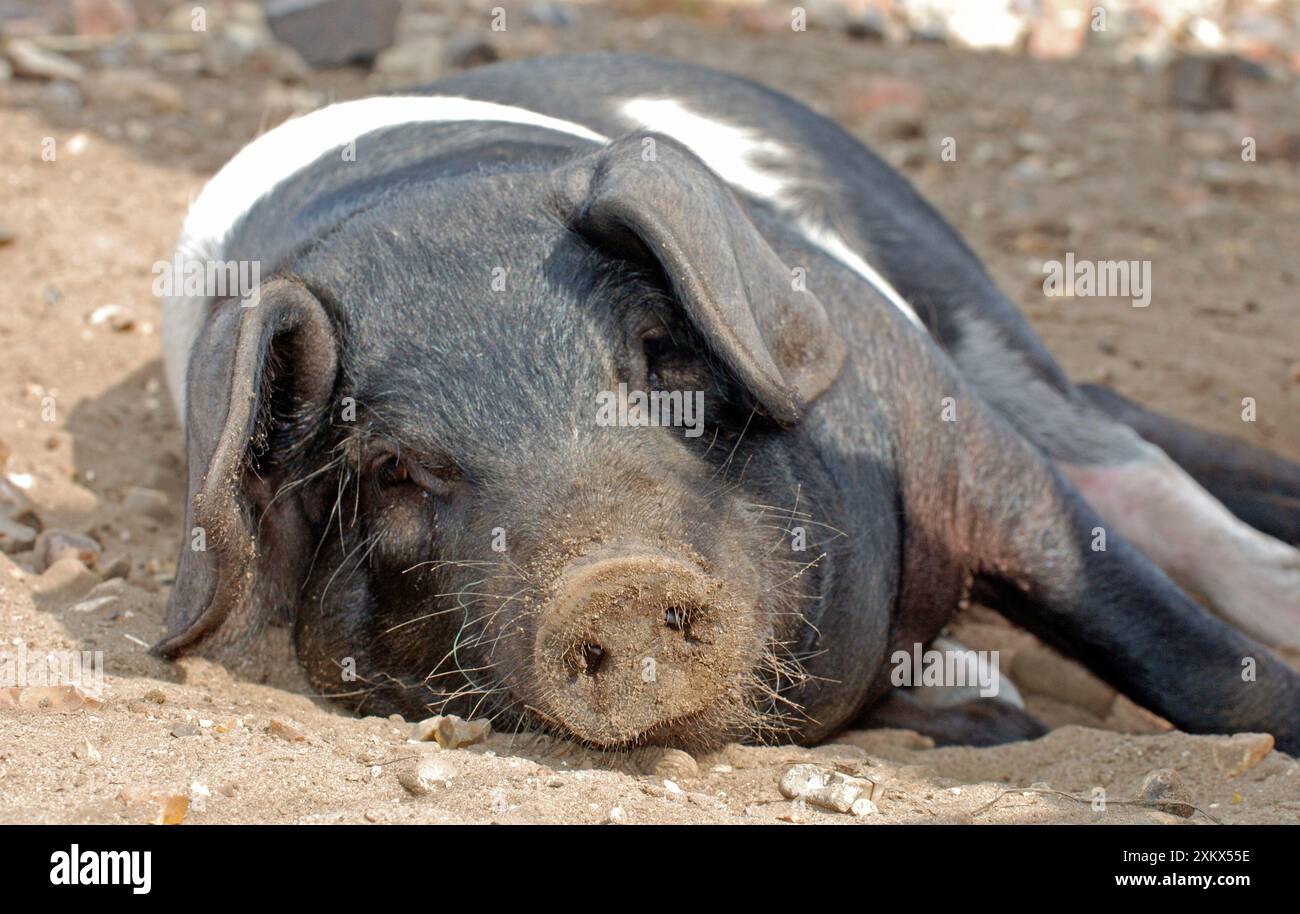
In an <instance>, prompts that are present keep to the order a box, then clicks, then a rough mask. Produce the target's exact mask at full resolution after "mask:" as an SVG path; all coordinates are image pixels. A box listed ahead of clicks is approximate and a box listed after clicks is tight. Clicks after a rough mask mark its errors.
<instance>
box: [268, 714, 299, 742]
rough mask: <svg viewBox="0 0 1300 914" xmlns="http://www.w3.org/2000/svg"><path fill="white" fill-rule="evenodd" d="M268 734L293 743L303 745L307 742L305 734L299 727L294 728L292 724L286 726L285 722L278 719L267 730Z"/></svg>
mask: <svg viewBox="0 0 1300 914" xmlns="http://www.w3.org/2000/svg"><path fill="white" fill-rule="evenodd" d="M266 732H267V733H270V734H271V735H272V736H278V737H280V739H283V740H287V741H288V742H291V743H302V742H306V740H307V737H306V736H304V735H303V732H302V731H301V730H299V729H298V728H297V727H294V726H292V725H291V724H286V723H285V722H284V721H282V720H278V719H277V720H272V721H271V723H270V726H268V727H267V728H266Z"/></svg>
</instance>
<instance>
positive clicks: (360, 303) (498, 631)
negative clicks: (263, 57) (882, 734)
mask: <svg viewBox="0 0 1300 914" xmlns="http://www.w3.org/2000/svg"><path fill="white" fill-rule="evenodd" d="M176 264H177V267H178V268H180V269H181V271H182V272H183V273H185V275H186V278H187V279H191V280H194V282H193V283H191V284H190V285H188V286H183V287H180V288H179V289H178V292H177V294H175V295H174V296H173V297H172V300H171V301H169V302H168V305H167V315H166V327H165V330H166V347H167V355H168V372H169V379H170V381H171V383H172V387H173V391H174V393H175V394H176V396H177V399H178V403H179V404H180V407H181V410H182V415H184V416H185V417H186V433H187V448H188V461H189V492H190V498H189V503H188V517H187V521H186V531H187V537H186V541H185V544H184V546H183V547H182V550H181V557H180V563H179V570H178V574H177V581H176V585H175V588H174V590H173V592H172V596H171V603H170V607H169V616H168V632H167V634H166V636H165V638H164V639H163V640H162V641H161V642H160V644H159V645H158V648H157V649H158V650H159V652H161V653H162V654H163V655H165V656H169V657H171V656H176V655H178V654H181V653H184V652H187V651H191V650H195V649H198V648H200V647H202V648H203V649H205V650H208V651H214V652H217V653H220V654H222V655H224V656H232V655H238V654H240V653H241V652H248V651H250V650H252V649H253V648H254V647H255V646H256V645H257V644H258V643H260V642H261V641H263V640H264V638H265V636H266V634H267V629H268V626H282V627H288V628H289V629H291V631H292V633H293V640H294V645H295V647H296V653H297V657H298V660H299V661H300V662H301V664H302V666H303V668H304V669H305V670H306V671H307V673H308V676H309V677H310V680H311V682H312V683H313V684H314V686H315V687H316V688H317V689H319V690H320V692H321V693H323V694H325V695H330V696H335V697H338V698H340V699H341V700H344V701H346V702H348V703H349V704H350V705H351V706H353V707H355V708H356V709H358V710H364V711H366V712H370V713H390V712H400V713H403V714H407V715H412V716H427V715H428V714H430V713H458V714H461V715H462V716H470V715H475V716H483V715H490V716H493V717H494V719H496V720H497V722H498V724H499V725H505V726H521V725H530V726H541V727H544V728H547V729H550V730H552V731H555V732H557V733H560V734H564V735H567V736H570V737H572V738H574V739H577V740H580V741H583V742H585V743H588V744H591V745H594V746H599V747H607V748H615V747H626V746H632V745H638V744H667V745H679V746H685V747H690V748H706V747H709V746H712V745H716V744H718V743H719V742H721V741H723V740H727V739H734V738H738V737H739V738H744V737H749V738H755V739H792V740H799V741H814V740H817V739H820V738H823V737H825V736H826V735H828V734H830V733H832V732H833V731H835V730H836V729H838V728H842V727H844V726H846V725H848V724H850V723H854V722H860V721H861V720H863V719H864V715H867V716H868V717H867V719H870V715H872V714H875V715H876V719H878V720H887V721H890V722H895V723H897V722H899V721H900V720H902V721H904V722H906V723H907V724H908V725H909V726H916V727H918V728H919V729H923V730H924V729H926V728H927V727H929V728H930V729H931V730H937V731H940V735H943V733H948V734H949V735H951V734H952V733H953V732H957V733H960V734H962V736H961V737H960V738H963V739H968V740H971V741H977V742H978V741H993V740H997V739H1008V738H1013V737H1018V736H1026V735H1032V734H1034V733H1036V732H1039V728H1038V726H1037V724H1036V723H1035V722H1034V721H1033V720H1032V719H1031V718H1028V717H1027V716H1026V715H1024V714H1023V713H1021V712H1018V711H1015V709H1014V708H1012V707H1011V706H1009V705H1002V710H1000V711H998V712H996V713H990V710H989V709H990V707H992V705H991V704H990V703H987V702H982V703H978V704H979V707H977V708H966V709H965V711H964V712H962V711H960V710H959V711H958V712H957V713H958V714H962V713H965V714H966V717H965V722H964V723H961V722H958V723H954V721H953V719H952V718H953V714H954V712H953V711H952V709H947V710H944V711H941V712H935V713H934V715H933V720H932V721H931V722H930V723H929V724H927V722H926V721H925V720H924V719H916V718H917V715H918V714H920V715H923V714H924V713H925V712H924V709H922V708H919V707H917V706H915V705H914V704H913V703H911V702H909V701H908V700H906V699H905V698H902V697H900V696H899V695H898V694H897V693H895V692H893V691H892V685H891V675H890V674H891V657H892V656H893V654H894V652H895V651H896V650H910V648H911V646H912V645H914V644H926V643H929V642H930V641H931V640H932V639H934V638H935V636H936V635H937V634H939V632H940V631H941V630H942V629H943V628H944V626H945V625H946V624H947V623H948V622H949V621H950V620H951V619H952V617H953V615H954V613H955V612H956V610H957V609H958V607H959V606H962V605H965V604H967V603H968V602H969V601H971V600H974V599H979V600H983V601H986V602H989V603H991V604H992V605H994V606H996V607H998V608H999V609H1001V610H1002V611H1003V612H1004V613H1006V614H1007V615H1008V616H1010V617H1011V618H1012V619H1013V620H1015V621H1017V622H1019V623H1021V624H1023V625H1024V626H1025V627H1027V628H1028V629H1030V630H1031V631H1033V632H1034V633H1035V634H1037V635H1039V636H1040V637H1041V638H1043V639H1044V640H1046V641H1048V642H1049V643H1051V644H1053V645H1056V646H1058V647H1059V648H1061V649H1062V650H1063V651H1065V652H1067V653H1069V654H1071V655H1073V656H1075V657H1077V658H1078V659H1080V660H1081V661H1082V662H1083V663H1085V664H1087V665H1088V666H1089V667H1090V668H1091V669H1093V670H1094V671H1095V672H1096V673H1097V674H1099V675H1100V676H1102V677H1103V678H1105V679H1106V680H1108V681H1109V682H1111V683H1113V684H1114V685H1115V686H1116V687H1118V688H1120V689H1121V690H1123V691H1124V692H1126V693H1127V694H1129V695H1130V696H1131V697H1132V698H1134V699H1135V700H1137V701H1139V702H1141V703H1142V704H1144V705H1146V706H1147V707H1149V708H1151V709H1153V710H1155V711H1156V712H1158V713H1160V714H1161V715H1163V716H1164V717H1166V718H1168V719H1169V720H1171V721H1173V722H1174V723H1176V724H1177V725H1179V726H1180V727H1183V728H1185V729H1187V730H1191V731H1227V732H1231V731H1239V730H1257V731H1268V732H1270V733H1273V734H1275V735H1276V737H1277V739H1278V741H1279V743H1280V745H1281V746H1282V747H1284V748H1286V749H1287V750H1288V751H1290V752H1293V753H1294V752H1297V751H1300V678H1298V677H1297V675H1296V673H1295V672H1293V671H1292V670H1291V669H1290V668H1288V667H1287V666H1286V665H1284V664H1283V663H1282V662H1281V661H1279V660H1278V659H1276V658H1275V657H1274V656H1273V655H1272V654H1271V653H1270V652H1269V650H1268V649H1267V648H1266V647H1265V646H1264V645H1263V644H1261V643H1259V640H1255V639H1261V640H1265V641H1269V642H1274V643H1279V642H1282V641H1284V640H1288V638H1292V639H1293V638H1294V636H1295V634H1296V632H1297V625H1296V622H1297V619H1300V561H1298V560H1297V552H1296V550H1295V549H1294V548H1293V546H1291V545H1288V544H1287V543H1286V542H1283V540H1287V541H1294V540H1296V539H1297V520H1298V518H1300V509H1297V507H1296V506H1297V504H1300V501H1297V498H1300V468H1297V467H1295V466H1293V465H1291V464H1288V463H1286V462H1284V461H1281V460H1279V459H1277V458H1273V457H1271V456H1269V455H1266V454H1263V453H1261V452H1257V451H1254V450H1252V449H1249V448H1246V447H1245V446H1243V445H1238V444H1231V445H1229V444H1226V443H1224V442H1220V441H1211V440H1210V439H1208V438H1207V437H1205V436H1200V437H1198V436H1199V435H1200V433H1197V432H1194V431H1193V430H1190V429H1187V428H1186V427H1182V426H1178V425H1175V424H1173V423H1170V422H1169V421H1168V420H1163V419H1161V418H1159V417H1156V416H1154V415H1152V414H1149V413H1146V412H1144V411H1141V410H1138V409H1137V408H1136V407H1133V406H1132V405H1131V404H1127V403H1126V402H1124V401H1121V400H1119V399H1118V398H1117V397H1116V396H1115V395H1112V394H1109V393H1107V392H1105V391H1085V390H1080V389H1077V388H1075V387H1073V386H1072V385H1071V384H1070V382H1069V381H1068V380H1067V379H1066V378H1065V376H1064V375H1063V373H1062V372H1061V370H1060V369H1059V368H1058V367H1057V366H1056V364H1055V363H1054V362H1053V361H1052V360H1051V358H1050V356H1048V354H1047V353H1046V351H1045V350H1044V348H1043V346H1042V344H1041V343H1040V342H1039V341H1038V340H1037V338H1036V337H1035V336H1034V335H1033V333H1032V332H1031V331H1030V329H1029V328H1028V326H1027V324H1026V323H1025V322H1024V320H1023V318H1022V317H1021V316H1020V315H1019V314H1018V313H1017V312H1016V310H1015V309H1014V307H1013V306H1012V305H1011V303H1010V302H1009V301H1008V300H1007V299H1006V298H1005V297H1004V296H1003V295H1002V294H1001V293H999V292H998V291H997V289H996V288H995V287H994V286H993V284H992V282H991V281H990V279H989V278H988V276H987V275H986V273H985V272H984V270H983V268H982V267H981V266H980V264H979V262H978V261H977V260H976V258H975V257H974V255H973V254H971V252H970V251H969V250H968V249H967V248H966V246H965V245H964V244H963V243H962V242H961V240H960V239H959V238H958V237H957V236H956V235H955V233H954V232H953V231H952V229H951V228H949V227H948V226H947V225H946V224H945V223H944V222H943V221H942V219H941V218H940V217H939V216H938V215H937V214H936V213H935V212H934V211H933V210H932V209H930V207H928V206H927V205H926V204H925V203H924V202H923V201H922V200H921V199H920V198H919V197H918V196H917V195H916V194H915V192H914V191H913V190H912V189H911V188H910V186H909V185H908V184H907V183H906V182H905V181H904V180H903V179H902V178H901V177H899V176H898V175H897V174H895V173H894V172H893V171H891V170H890V169H889V168H888V167H887V166H885V165H884V164H883V163H882V162H881V161H880V160H879V159H877V158H876V157H874V156H873V155H872V154H871V153H870V152H869V151H868V150H866V149H865V148H864V147H862V146H861V145H860V144H858V143H857V142H856V141H855V140H853V139H852V138H851V137H850V136H848V135H847V134H846V133H844V132H843V131H842V130H840V129H839V128H838V127H836V126H835V125H834V124H832V123H831V122H829V121H827V120H825V119H824V118H822V117H820V116H818V115H816V114H814V113H813V112H811V111H810V110H808V109H806V108H804V107H802V106H800V105H798V104H797V103H795V102H793V101H792V100H790V99H788V98H786V97H784V96H781V95H779V94H777V93H774V92H771V91H770V90H767V89H765V88H762V87H760V86H758V85H756V84H754V83H751V82H748V81H745V80H742V79H739V78H735V77H731V76H727V75H724V74H721V73H716V72H713V71H709V70H706V69H703V68H699V67H694V66H689V65H685V64H680V63H668V62H661V61H655V60H650V59H646V58H639V57H629V56H619V55H592V56H582V57H573V58H552V59H544V60H538V61H533V62H528V63H519V64H508V65H501V66H496V67H489V68H484V69H479V70H474V71H472V72H470V73H468V74H466V75H464V76H461V77H458V78H456V79H452V80H449V81H447V82H444V83H442V84H440V85H437V86H434V87H432V88H431V89H429V90H427V91H424V92H421V93H418V94H412V95H405V96H394V97H385V98H375V99H367V100H363V101H358V102H348V103H343V104H339V105H334V106H331V107H330V108H326V109H324V110H323V111H319V112H316V113H315V114H312V115H308V116H306V117H303V118H300V119H298V120H295V121H291V122H289V123H288V124H286V125H283V126H281V127H279V128H277V129H276V130H273V131H271V132H270V133H269V134H267V135H265V136H263V137H260V138H259V139H258V140H257V141H255V142H254V143H252V144H251V145H250V146H248V147H247V148H246V149H245V150H244V151H243V152H241V153H240V154H239V155H238V156H236V158H235V159H233V160H232V161H231V163H229V164H228V165H227V166H226V167H225V168H224V169H223V170H222V171H221V172H220V173H219V174H218V175H217V176H216V177H215V178H214V179H213V180H212V182H211V183H210V184H209V185H208V187H207V188H206V190H205V191H204V193H203V195H202V196H201V197H200V198H199V199H198V201H197V202H196V203H195V205H194V207H193V208H192V210H191V212H190V215H189V218H188V219H187V221H186V224H185V229H184V231H183V235H182V238H181V241H180V244H179V249H178V254H177V259H176ZM248 264H252V265H253V266H255V267H256V271H255V273H254V275H257V274H259V273H260V276H259V279H260V281H259V282H257V283H256V284H255V286H256V287H255V288H253V287H249V288H244V287H243V285H244V284H240V283H237V282H232V283H227V284H226V285H227V287H225V288H214V287H213V285H212V283H213V280H214V277H215V279H216V280H218V281H219V280H221V279H222V278H223V277H238V276H240V275H247V271H246V272H245V273H244V274H240V273H239V272H238V269H237V268H238V267H239V266H241V265H243V266H247V265H248ZM223 270H228V271H229V272H223ZM218 285H220V283H218ZM641 392H645V393H647V394H651V393H653V394H655V399H653V400H649V399H648V398H647V400H646V402H642V403H640V404H639V405H638V400H639V395H640V393H641ZM629 400H630V401H631V402H630V403H629V402H627V401H629ZM701 403H702V411H700V410H697V409H696V407H697V406H698V405H699V404H701ZM1135 427H1136V428H1140V429H1141V431H1142V435H1139V434H1138V433H1137V432H1135V431H1134V429H1135ZM1188 436H1191V438H1190V440H1191V441H1192V446H1190V447H1188V446H1184V447H1182V449H1181V451H1180V453H1182V454H1183V455H1184V456H1183V457H1180V461H1181V463H1182V465H1181V466H1180V465H1179V464H1175V463H1174V462H1173V461H1172V460H1171V459H1170V458H1169V457H1168V456H1166V453H1165V452H1164V451H1163V450H1162V449H1161V448H1160V447H1159V446H1158V445H1161V444H1166V445H1167V446H1169V448H1170V450H1171V451H1175V450H1176V449H1175V447H1174V445H1177V444H1178V443H1179V442H1182V443H1183V444H1184V445H1186V443H1187V442H1188V440H1189V439H1188ZM1207 442H1208V444H1207ZM1229 457H1231V459H1228V458H1229ZM1197 480H1200V481H1199V482H1198V481H1197ZM1203 486H1204V487H1203ZM1207 488H1208V489H1209V490H1210V491H1207ZM1211 492H1213V493H1214V495H1212V494H1210V493H1211ZM1215 495H1218V496H1219V497H1220V498H1222V499H1224V500H1227V501H1228V502H1229V504H1231V505H1232V512H1229V510H1228V509H1227V508H1225V507H1223V505H1222V504H1221V502H1220V500H1216V498H1215ZM1279 499H1281V500H1279ZM1286 499H1290V500H1289V501H1287V500H1286ZM1279 504H1283V505H1289V507H1286V508H1284V509H1281V510H1280V509H1279V508H1278V505H1279ZM1245 521H1250V522H1251V523H1253V524H1255V525H1256V526H1257V527H1259V528H1260V529H1258V530H1257V529H1255V528H1253V527H1250V526H1247V524H1246V522H1245ZM1099 532H1100V533H1101V534H1102V540H1103V541H1104V542H1103V547H1102V548H1100V549H1099V548H1097V543H1098V533H1099ZM1107 533H1108V534H1109V536H1108V537H1107V536H1105V534H1107ZM1130 543H1131V544H1130ZM1161 565H1162V566H1164V567H1165V569H1166V570H1168V571H1169V572H1171V573H1173V574H1176V575H1178V576H1179V577H1180V579H1181V580H1184V581H1186V582H1188V583H1189V585H1191V586H1194V587H1196V588H1197V589H1198V590H1200V591H1202V592H1203V593H1204V594H1205V595H1206V596H1207V597H1208V599H1209V601H1210V602H1211V603H1212V604H1213V605H1214V607H1215V609H1216V610H1217V611H1218V612H1219V614H1220V615H1222V616H1225V617H1226V618H1227V619H1228V620H1229V621H1230V622H1232V623H1235V625H1234V624H1229V622H1227V621H1221V620H1220V618H1217V617H1216V616H1215V615H1211V614H1210V613H1209V612H1207V611H1206V610H1204V609H1202V608H1201V606H1199V605H1198V604H1197V603H1196V602H1194V601H1193V600H1192V599H1190V598H1189V596H1188V595H1187V594H1186V593H1184V591H1183V590H1181V589H1180V588H1179V587H1178V586H1176V585H1175V584H1174V583H1172V582H1171V580H1170V579H1169V578H1168V577H1166V576H1165V573H1164V571H1162V570H1161V568H1160V567H1158V566H1161ZM1241 629H1245V632H1243V631H1242V630H1241ZM1243 668H1247V669H1249V670H1251V671H1252V672H1253V675H1243ZM944 719H947V724H943V723H935V721H941V720H944ZM971 720H974V721H976V725H975V726H972V725H971V724H970V721H971ZM945 728H946V729H945Z"/></svg>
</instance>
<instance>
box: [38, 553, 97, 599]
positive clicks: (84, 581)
mask: <svg viewBox="0 0 1300 914" xmlns="http://www.w3.org/2000/svg"><path fill="white" fill-rule="evenodd" d="M98 583H99V575H97V574H95V573H94V572H93V571H91V570H90V569H89V568H87V567H86V566H85V565H83V564H81V562H80V561H79V560H77V559H75V558H72V557H70V556H69V557H68V558H62V559H59V560H58V561H57V562H55V563H54V564H52V565H50V567H48V568H46V569H45V570H44V571H42V572H41V574H40V577H38V578H36V580H35V581H33V582H32V593H33V594H36V595H39V596H42V597H50V598H54V599H57V600H66V601H68V602H69V603H72V602H76V601H77V600H80V599H81V598H82V597H84V596H85V595H86V594H88V593H90V591H91V590H92V589H93V588H94V587H95V585H96V584H98Z"/></svg>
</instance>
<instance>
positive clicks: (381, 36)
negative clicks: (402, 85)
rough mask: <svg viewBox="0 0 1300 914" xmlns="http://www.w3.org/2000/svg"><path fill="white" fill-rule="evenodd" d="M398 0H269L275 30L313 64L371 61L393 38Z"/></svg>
mask: <svg viewBox="0 0 1300 914" xmlns="http://www.w3.org/2000/svg"><path fill="white" fill-rule="evenodd" d="M401 8H402V5H401V3H400V2H399V0H267V2H266V19H267V24H268V25H269V26H270V28H271V32H272V34H274V35H275V37H276V38H278V39H279V40H280V41H283V42H284V43H285V44H287V45H289V46H290V47H291V48H293V49H294V50H295V51H297V52H298V53H299V54H301V55H302V58H303V60H305V61H306V62H307V63H308V64H310V65H311V66H313V67H341V66H345V65H347V64H350V63H369V62H371V61H372V60H374V59H375V58H376V57H377V56H378V55H379V53H380V52H381V51H383V50H384V49H386V48H388V47H389V46H390V45H392V43H393V36H394V34H395V33H396V28H397V16H398V14H399V13H400V12H401Z"/></svg>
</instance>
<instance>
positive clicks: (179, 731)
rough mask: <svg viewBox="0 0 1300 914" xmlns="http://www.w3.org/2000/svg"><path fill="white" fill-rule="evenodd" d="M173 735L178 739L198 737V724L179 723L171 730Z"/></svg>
mask: <svg viewBox="0 0 1300 914" xmlns="http://www.w3.org/2000/svg"><path fill="white" fill-rule="evenodd" d="M171 735H172V736H174V737H176V738H177V739H184V738H185V737H187V736H198V735H199V728H198V726H197V725H196V724H190V723H179V724H175V725H174V726H173V727H172V728H171Z"/></svg>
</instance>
